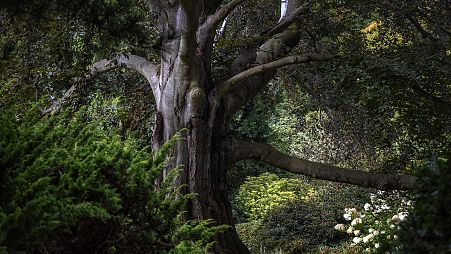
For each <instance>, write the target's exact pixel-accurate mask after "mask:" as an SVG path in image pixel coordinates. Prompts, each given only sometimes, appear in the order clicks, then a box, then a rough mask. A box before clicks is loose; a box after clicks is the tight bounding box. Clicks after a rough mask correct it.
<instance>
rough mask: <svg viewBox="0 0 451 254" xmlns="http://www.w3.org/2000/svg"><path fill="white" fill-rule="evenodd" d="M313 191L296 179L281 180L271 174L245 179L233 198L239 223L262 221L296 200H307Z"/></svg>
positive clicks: (312, 194)
mask: <svg viewBox="0 0 451 254" xmlns="http://www.w3.org/2000/svg"><path fill="white" fill-rule="evenodd" d="M314 195H315V190H314V189H313V188H312V187H311V186H308V184H306V183H303V182H302V180H300V179H297V178H281V177H279V176H277V175H276V174H273V173H263V174H261V175H260V176H256V177H247V179H246V182H245V183H244V184H242V185H241V186H240V188H239V190H238V193H237V195H236V197H235V206H236V209H235V210H236V211H240V213H239V214H237V215H238V216H237V217H238V220H239V221H245V220H256V219H263V218H265V217H266V216H268V215H269V214H271V213H272V212H274V211H275V210H277V209H280V208H283V207H285V206H289V205H290V203H291V202H294V201H295V200H297V199H302V200H308V199H309V198H310V197H312V196H314Z"/></svg>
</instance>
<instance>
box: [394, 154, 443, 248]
mask: <svg viewBox="0 0 451 254" xmlns="http://www.w3.org/2000/svg"><path fill="white" fill-rule="evenodd" d="M450 159H451V156H450V155H448V157H447V160H443V159H439V160H438V161H437V160H435V161H432V162H431V163H430V164H431V165H429V166H426V167H423V168H421V169H420V173H419V178H418V191H417V194H416V196H415V205H414V208H413V210H412V212H411V213H410V214H409V217H408V218H407V221H406V223H405V224H404V225H403V226H402V232H403V234H401V242H402V243H403V247H402V251H401V253H409V254H410V253H413V254H416V253H451V195H450V190H451V160H450Z"/></svg>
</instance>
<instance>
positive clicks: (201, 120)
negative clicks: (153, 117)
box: [153, 70, 248, 253]
mask: <svg viewBox="0 0 451 254" xmlns="http://www.w3.org/2000/svg"><path fill="white" fill-rule="evenodd" d="M163 71H165V72H166V73H167V72H169V70H162V72H163ZM174 75H179V74H174ZM171 79H172V80H181V79H182V77H173V78H171ZM190 83H192V81H190ZM194 83H196V82H194ZM180 85H181V84H179V83H177V82H169V83H168V84H167V85H166V89H169V90H171V91H173V90H175V89H176V87H179V86H180ZM206 86H207V84H201V85H199V86H198V85H195V86H192V87H190V88H189V89H188V91H187V93H186V94H183V95H177V94H174V93H170V92H168V93H164V92H163V93H162V96H161V98H160V99H161V101H160V104H159V106H158V113H157V121H156V123H157V126H156V127H155V133H154V139H153V142H154V144H153V145H154V147H155V148H156V149H158V147H160V146H161V145H162V144H163V143H164V142H166V141H167V140H168V139H169V138H171V137H172V135H173V134H175V133H176V132H177V131H180V130H183V129H185V130H184V131H182V132H181V135H182V138H181V139H180V140H179V141H178V142H177V145H176V147H174V150H173V153H172V154H171V156H172V160H171V163H170V164H169V165H168V170H169V169H170V168H174V167H175V166H181V167H182V173H181V174H180V175H179V177H178V178H177V180H176V182H175V183H174V184H175V185H181V184H185V185H186V186H187V187H188V189H187V190H186V191H189V192H192V193H197V196H196V197H195V198H194V199H192V200H191V201H190V202H189V204H188V207H187V208H188V213H187V219H213V220H215V221H216V222H217V223H218V224H228V225H234V223H233V220H232V214H231V207H230V203H229V201H228V199H227V188H226V174H227V169H228V168H229V167H230V165H231V162H232V151H231V149H232V147H231V145H232V142H231V139H230V136H229V122H228V119H226V115H225V114H224V110H223V109H221V108H219V109H218V110H216V113H215V114H212V108H213V107H214V104H215V98H214V97H210V98H208V96H207V95H206V93H205V91H204V89H203V88H202V87H206ZM216 241H217V243H218V244H217V246H216V250H215V252H216V253H248V250H247V248H246V247H245V246H244V244H243V243H242V242H241V241H240V239H239V238H238V236H237V234H236V231H235V229H234V228H231V229H229V230H227V231H225V232H224V233H222V234H220V235H218V236H217V239H216Z"/></svg>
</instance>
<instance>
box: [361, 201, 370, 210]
mask: <svg viewBox="0 0 451 254" xmlns="http://www.w3.org/2000/svg"><path fill="white" fill-rule="evenodd" d="M370 208H371V205H370V204H368V203H366V204H365V205H364V206H363V209H365V211H368V210H370Z"/></svg>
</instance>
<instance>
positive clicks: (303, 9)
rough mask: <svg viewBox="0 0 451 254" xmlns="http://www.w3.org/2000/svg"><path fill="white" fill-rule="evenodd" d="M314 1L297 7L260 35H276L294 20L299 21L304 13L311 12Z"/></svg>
mask: <svg viewBox="0 0 451 254" xmlns="http://www.w3.org/2000/svg"><path fill="white" fill-rule="evenodd" d="M312 4H313V1H307V2H305V3H304V4H303V5H301V6H299V7H297V8H296V9H294V10H293V11H291V12H290V13H289V14H288V15H286V16H284V17H283V18H282V19H281V20H280V21H279V22H278V23H277V24H275V25H274V26H273V27H271V28H269V29H266V30H265V31H263V32H261V33H260V35H261V36H262V35H269V36H272V35H275V34H277V33H280V32H282V31H283V30H285V29H286V28H287V27H289V26H290V25H291V24H293V23H294V22H296V21H298V20H299V19H300V18H301V17H302V15H305V14H308V13H310V9H311V8H312Z"/></svg>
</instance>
